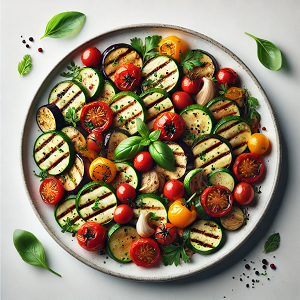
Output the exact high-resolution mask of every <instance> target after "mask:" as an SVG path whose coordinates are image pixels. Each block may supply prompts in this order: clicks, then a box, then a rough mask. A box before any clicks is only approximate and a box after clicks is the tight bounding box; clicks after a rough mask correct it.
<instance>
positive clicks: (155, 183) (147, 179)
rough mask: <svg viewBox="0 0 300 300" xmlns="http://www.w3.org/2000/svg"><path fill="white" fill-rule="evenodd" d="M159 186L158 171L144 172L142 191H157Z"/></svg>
mask: <svg viewBox="0 0 300 300" xmlns="http://www.w3.org/2000/svg"><path fill="white" fill-rule="evenodd" d="M158 188H159V178H158V175H157V173H156V171H154V170H151V171H148V172H145V173H143V175H142V183H141V188H140V189H139V191H140V192H142V193H155V192H156V191H157V190H158Z"/></svg>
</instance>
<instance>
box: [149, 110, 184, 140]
mask: <svg viewBox="0 0 300 300" xmlns="http://www.w3.org/2000/svg"><path fill="white" fill-rule="evenodd" d="M153 127H154V130H161V133H160V138H161V139H163V140H166V141H173V140H176V139H178V138H179V137H181V136H182V135H183V134H184V132H185V127H186V124H185V122H184V120H183V118H182V117H181V116H180V115H178V114H176V113H174V112H171V111H169V112H164V113H161V114H159V115H158V117H157V118H156V119H155V122H154V125H153Z"/></svg>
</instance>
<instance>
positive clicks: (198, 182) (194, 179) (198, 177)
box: [183, 169, 207, 196]
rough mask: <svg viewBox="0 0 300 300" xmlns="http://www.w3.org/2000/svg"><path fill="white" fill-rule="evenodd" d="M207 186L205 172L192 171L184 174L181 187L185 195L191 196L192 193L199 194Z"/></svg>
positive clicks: (201, 170) (199, 170) (200, 170)
mask: <svg viewBox="0 0 300 300" xmlns="http://www.w3.org/2000/svg"><path fill="white" fill-rule="evenodd" d="M206 184H207V178H206V171H205V170H203V169H194V170H191V171H190V172H189V173H187V174H186V176H185V177H184V181H183V185H184V188H185V190H186V191H187V193H188V194H189V195H190V196H192V195H193V194H194V193H197V194H201V193H202V191H203V190H204V189H205V186H206Z"/></svg>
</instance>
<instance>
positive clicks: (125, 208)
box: [114, 204, 133, 224]
mask: <svg viewBox="0 0 300 300" xmlns="http://www.w3.org/2000/svg"><path fill="white" fill-rule="evenodd" d="M132 217H133V210H132V208H131V207H130V206H129V205H127V204H121V205H119V206H117V207H116V209H115V212H114V220H115V222H116V223H118V224H126V223H128V222H129V221H130V220H131V219H132Z"/></svg>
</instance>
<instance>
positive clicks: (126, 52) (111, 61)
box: [105, 47, 134, 67]
mask: <svg viewBox="0 0 300 300" xmlns="http://www.w3.org/2000/svg"><path fill="white" fill-rule="evenodd" d="M122 48H126V47H122ZM116 50H117V49H116ZM116 50H114V51H116ZM133 51H134V50H132V49H129V48H127V50H126V51H125V52H124V53H120V54H119V55H118V56H116V57H115V58H114V59H111V60H109V61H108V62H107V63H106V64H105V67H107V66H109V65H111V64H113V62H114V61H118V60H119V59H121V58H123V57H124V56H126V55H127V54H128V53H130V52H133Z"/></svg>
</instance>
